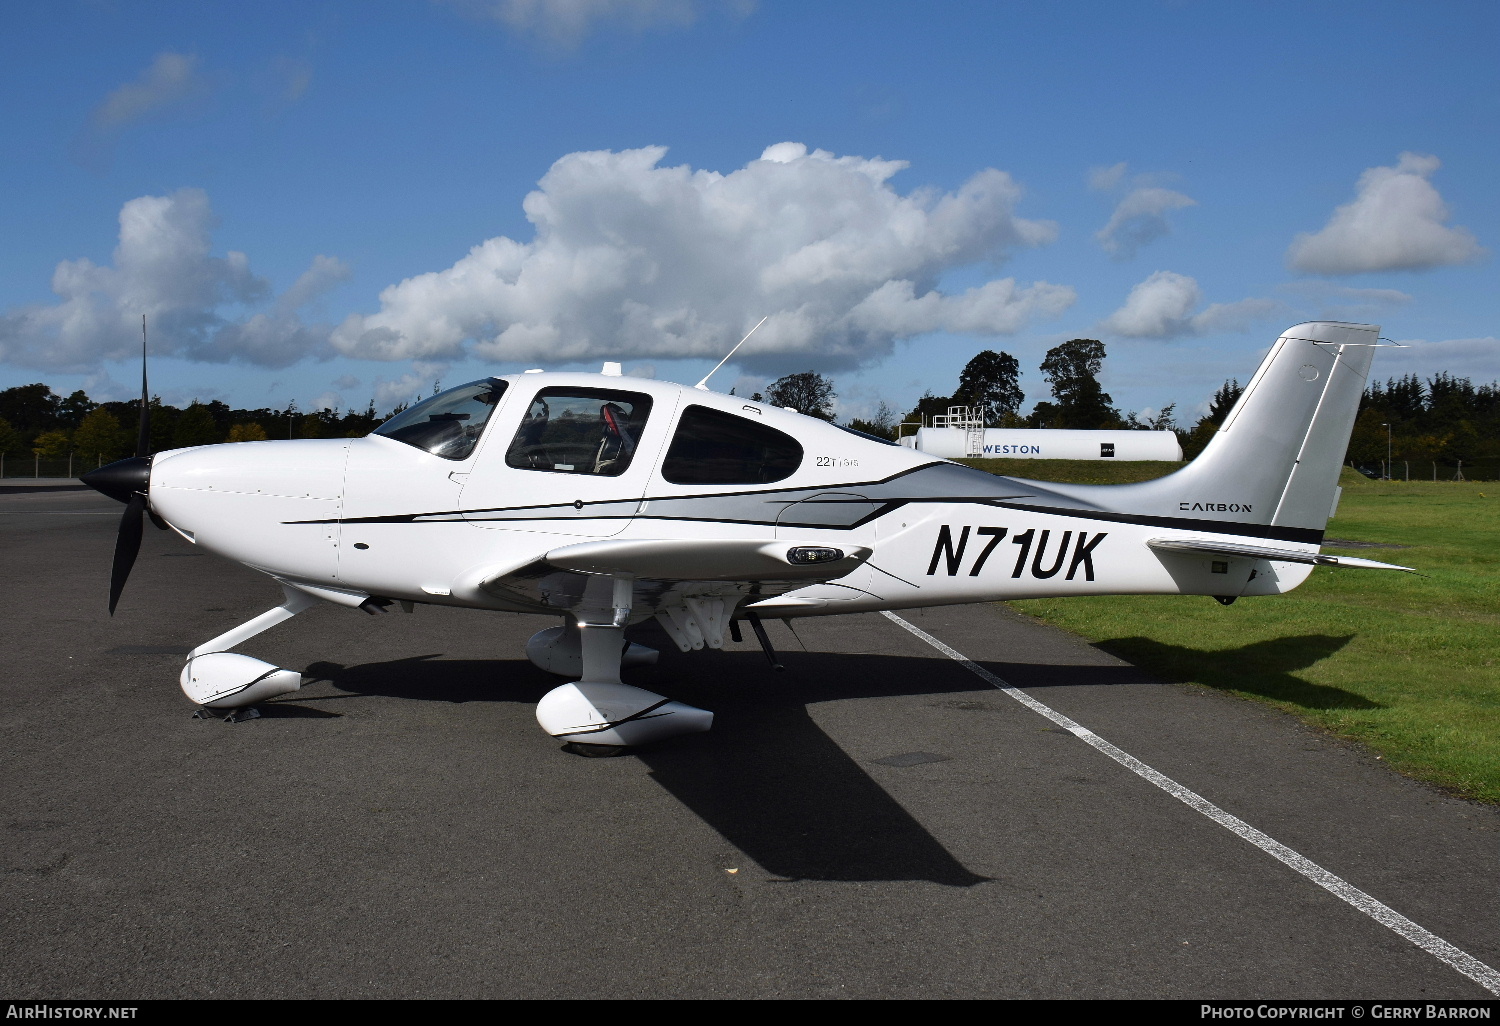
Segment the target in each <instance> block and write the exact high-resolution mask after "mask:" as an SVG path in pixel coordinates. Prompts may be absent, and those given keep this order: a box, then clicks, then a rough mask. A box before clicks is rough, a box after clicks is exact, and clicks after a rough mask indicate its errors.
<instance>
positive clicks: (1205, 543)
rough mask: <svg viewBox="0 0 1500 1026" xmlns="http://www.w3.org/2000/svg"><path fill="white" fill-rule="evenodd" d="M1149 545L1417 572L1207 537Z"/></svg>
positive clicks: (1353, 558)
mask: <svg viewBox="0 0 1500 1026" xmlns="http://www.w3.org/2000/svg"><path fill="white" fill-rule="evenodd" d="M1146 544H1147V545H1149V546H1150V547H1151V548H1153V549H1156V550H1158V551H1165V552H1191V553H1196V554H1199V555H1205V556H1232V557H1239V558H1241V559H1274V560H1278V561H1279V562H1283V563H1309V564H1311V565H1313V566H1345V567H1354V568H1357V569H1362V570H1404V571H1406V572H1407V573H1409V574H1414V573H1416V572H1417V571H1416V570H1414V569H1412V568H1411V567H1409V566H1397V565H1396V564H1395V563H1380V562H1377V561H1376V560H1373V559H1360V558H1358V557H1357V556H1330V555H1326V554H1325V553H1321V552H1302V551H1299V550H1297V549H1276V548H1272V547H1270V546H1268V545H1242V544H1240V543H1239V542H1221V541H1210V540H1207V539H1203V538H1152V539H1151V540H1150V541H1148V542H1147V543H1146Z"/></svg>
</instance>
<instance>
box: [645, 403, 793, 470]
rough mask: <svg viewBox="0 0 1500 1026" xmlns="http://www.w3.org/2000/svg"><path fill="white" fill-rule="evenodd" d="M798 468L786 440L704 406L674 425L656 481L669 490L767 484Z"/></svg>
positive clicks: (690, 410)
mask: <svg viewBox="0 0 1500 1026" xmlns="http://www.w3.org/2000/svg"><path fill="white" fill-rule="evenodd" d="M801 465H802V446H801V445H800V444H799V443H798V442H797V440H796V439H795V438H793V437H792V436H791V435H787V434H783V433H782V432H780V431H777V430H776V429H775V428H769V427H766V426H765V425H764V424H757V423H755V421H753V420H746V419H745V418H744V417H737V416H735V415H734V414H732V413H725V412H723V411H722V410H713V409H709V408H708V407H707V406H689V407H688V408H687V409H686V410H685V411H684V412H683V414H682V419H681V420H680V421H678V423H677V433H676V434H675V435H673V436H672V446H671V448H670V449H668V450H667V458H666V459H665V460H664V461H663V462H662V465H661V476H662V477H664V478H666V479H667V480H668V481H670V482H672V483H673V484H694V485H697V484H705V485H730V484H770V483H771V482H772V481H781V480H783V479H785V478H788V477H791V476H792V474H793V473H795V472H796V470H797V468H798V467H799V466H801Z"/></svg>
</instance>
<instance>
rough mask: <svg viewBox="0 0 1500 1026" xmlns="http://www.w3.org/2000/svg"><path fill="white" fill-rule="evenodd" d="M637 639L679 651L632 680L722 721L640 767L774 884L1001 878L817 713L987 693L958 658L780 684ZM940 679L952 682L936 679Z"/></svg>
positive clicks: (419, 669)
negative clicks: (937, 828)
mask: <svg viewBox="0 0 1500 1026" xmlns="http://www.w3.org/2000/svg"><path fill="white" fill-rule="evenodd" d="M632 634H633V635H637V636H639V640H641V641H642V642H643V643H646V644H650V645H652V646H653V647H656V648H662V646H663V645H665V646H667V648H671V651H670V652H668V651H667V650H666V649H663V651H662V665H660V666H658V667H655V668H644V669H642V670H638V671H630V670H627V671H626V679H627V681H628V682H630V683H633V684H636V685H637V686H640V687H646V688H650V689H653V690H661V691H663V692H666V693H669V694H670V695H671V696H672V697H673V698H677V699H680V700H682V701H685V702H689V703H692V704H695V705H701V706H702V707H704V708H707V709H712V710H713V711H714V713H715V722H714V729H713V731H712V732H711V733H710V734H706V735H702V734H700V735H691V736H687V737H681V738H674V739H671V740H669V741H666V742H663V743H661V744H658V745H653V746H648V747H646V748H642V749H640V750H638V751H637V752H635V753H633V755H634V757H635V758H638V759H640V760H641V762H642V763H643V764H644V765H645V766H646V767H647V768H648V769H649V771H650V773H651V776H652V778H653V779H654V780H656V782H657V783H659V784H660V785H661V786H662V787H663V788H665V789H666V790H667V791H668V792H669V793H671V794H672V795H673V796H674V797H676V798H677V799H678V800H680V801H681V802H682V803H683V804H684V805H685V806H687V807H688V808H689V809H691V810H692V811H693V812H694V813H696V814H697V815H698V816H700V817H701V818H702V819H703V820H704V821H705V822H706V823H708V825H710V826H711V827H713V828H714V829H715V830H716V831H718V832H719V834H721V835H722V836H723V837H724V838H725V840H727V841H728V842H729V843H730V844H732V845H733V846H734V847H735V848H737V849H739V850H740V851H742V852H743V853H744V854H745V855H747V856H748V857H750V858H751V859H754V860H755V862H756V863H757V864H759V865H760V866H761V867H762V868H764V869H765V870H766V871H767V872H769V873H771V874H773V875H775V876H778V877H781V878H783V879H786V880H828V881H876V880H925V881H931V882H933V883H938V884H944V885H947V886H953V887H969V886H973V885H974V884H978V883H982V882H984V881H985V880H986V879H988V878H986V877H982V876H979V875H977V874H975V873H972V872H970V871H969V870H968V869H967V868H965V867H964V866H963V865H962V864H961V863H960V862H959V861H958V860H957V859H955V858H954V857H953V856H952V855H951V854H949V853H948V851H947V850H946V849H945V848H944V847H943V846H942V844H941V843H940V842H939V841H938V840H937V839H936V838H934V837H933V836H932V835H931V834H930V833H929V832H928V831H927V830H926V829H925V828H924V827H923V826H922V825H921V824H920V823H919V822H917V820H916V819H914V818H913V817H912V816H911V814H910V813H908V812H907V811H906V810H905V809H904V808H902V807H901V805H900V804H899V803H897V802H896V801H895V800H894V799H893V798H892V797H891V796H890V795H889V794H888V793H887V792H886V791H885V789H884V788H882V787H881V786H880V785H879V784H878V783H876V782H875V781H874V780H873V779H871V777H870V776H869V774H867V773H866V772H865V770H864V769H863V768H862V767H861V766H860V764H859V763H858V762H856V761H855V760H854V759H852V758H850V756H849V755H848V754H847V753H846V752H845V751H844V750H843V749H842V748H840V747H839V746H838V745H837V744H836V743H835V742H834V741H833V739H832V738H830V737H829V736H828V735H827V734H826V733H824V732H823V730H822V729H821V728H819V727H818V725H817V723H816V722H814V720H813V718H812V716H811V715H810V714H809V713H808V708H807V707H808V705H809V704H810V703H812V702H821V701H829V700H833V699H850V698H871V697H881V696H896V695H911V694H949V693H951V692H954V691H963V690H981V689H984V685H983V684H981V683H980V682H978V681H975V683H974V684H973V685H970V684H968V683H967V682H966V681H963V680H962V679H961V678H959V677H955V675H954V674H953V673H952V672H951V670H949V669H948V665H949V664H947V661H946V660H943V661H938V660H928V659H901V658H892V657H890V656H874V655H868V656H866V655H853V656H850V655H835V654H829V653H819V652H800V651H799V652H790V653H784V654H783V661H784V662H785V663H786V665H787V666H788V672H786V673H781V674H777V673H772V672H771V670H770V668H769V666H768V665H767V663H766V660H765V658H764V657H763V656H762V655H761V653H760V652H759V651H758V650H756V649H755V648H746V647H738V646H737V647H736V648H735V649H733V650H727V651H723V652H710V653H706V656H707V658H705V654H704V653H695V654H694V656H693V657H691V658H688V657H683V656H682V655H681V654H680V653H678V652H676V650H675V648H672V647H671V643H670V641H669V640H668V639H667V638H666V637H665V636H664V635H657V634H654V633H652V632H650V631H640V632H634V631H633V632H632ZM679 660H680V661H679ZM939 667H941V668H942V671H943V672H933V671H934V670H937V669H938V668H939ZM306 674H307V676H309V677H318V678H322V679H326V680H328V681H329V682H330V683H332V684H333V685H334V686H335V687H337V688H339V689H341V690H343V691H345V692H348V693H349V694H347V695H345V696H332V697H335V698H341V697H348V698H354V697H356V696H357V695H382V696H388V697H395V698H403V699H413V700H421V701H437V702H497V701H498V702H523V703H532V702H536V701H537V700H538V699H540V698H541V697H542V695H543V694H545V693H546V692H547V691H549V690H551V689H552V688H554V687H556V686H557V685H558V683H559V679H558V678H556V677H552V676H549V675H547V674H545V673H542V672H541V671H540V670H538V669H536V668H535V667H533V666H532V665H531V664H530V663H529V662H526V661H525V660H494V661H485V660H444V659H441V658H439V657H438V656H436V655H421V656H414V657H412V658H408V659H400V660H394V661H391V662H384V663H368V664H363V665H357V666H348V667H345V666H340V665H338V664H336V663H326V662H325V663H315V664H313V665H311V666H309V667H308V668H307V670H306ZM929 681H930V683H927V682H929ZM302 701H318V700H310V699H305V698H304V699H302ZM273 707H274V704H273ZM880 754H881V755H888V754H891V753H887V752H882V753H880Z"/></svg>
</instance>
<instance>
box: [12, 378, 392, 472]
mask: <svg viewBox="0 0 1500 1026" xmlns="http://www.w3.org/2000/svg"><path fill="white" fill-rule="evenodd" d="M403 409H405V406H404V405H403V406H398V407H397V408H396V410H395V411H392V412H393V413H395V412H399V411H400V410H403ZM150 413H151V417H150V419H151V437H150V440H149V448H150V450H151V451H152V452H160V451H162V450H164V449H181V448H184V447H186V446H190V445H212V444H214V443H216V442H255V441H264V440H266V439H269V438H358V437H360V436H361V435H367V434H369V433H370V431H371V429H373V428H374V427H375V426H376V425H377V424H379V423H380V422H381V421H383V420H385V419H386V417H388V416H391V414H385V415H384V416H382V415H379V414H377V413H376V412H375V403H374V401H373V400H372V401H371V403H370V405H369V406H368V408H366V409H365V410H363V411H359V410H347V411H342V412H341V411H339V410H332V409H324V410H316V411H310V412H306V413H304V412H302V411H301V410H298V409H297V405H296V403H289V404H288V405H287V408H286V409H284V410H274V409H259V410H242V409H233V408H231V407H230V406H229V405H228V404H226V403H222V402H219V401H218V400H213V401H211V402H207V403H203V402H198V401H197V400H194V401H193V402H192V403H190V404H189V405H188V406H187V407H186V408H185V409H179V408H178V407H175V406H169V405H167V404H165V403H163V402H162V401H161V399H160V398H159V397H157V398H153V399H152V400H151V408H150ZM140 416H141V402H140V400H139V399H131V400H128V401H126V402H106V403H98V402H95V401H93V400H92V399H90V398H89V397H88V395H87V394H86V393H84V392H83V391H82V390H81V389H80V390H79V391H76V392H73V393H72V394H71V395H68V396H66V397H63V396H59V395H57V394H56V393H54V392H53V391H52V389H51V388H49V387H48V386H47V385H45V384H42V383H36V384H31V385H19V386H17V387H15V388H7V389H5V390H3V391H0V454H3V455H7V456H28V457H29V456H33V455H34V456H38V457H40V458H42V459H60V458H66V457H67V456H68V455H69V454H75V455H77V456H78V457H79V458H81V459H84V460H96V459H102V460H104V461H105V462H106V463H107V462H109V461H110V460H112V459H119V458H120V457H122V456H128V455H130V454H131V453H133V452H135V442H136V431H137V425H138V424H139V423H140Z"/></svg>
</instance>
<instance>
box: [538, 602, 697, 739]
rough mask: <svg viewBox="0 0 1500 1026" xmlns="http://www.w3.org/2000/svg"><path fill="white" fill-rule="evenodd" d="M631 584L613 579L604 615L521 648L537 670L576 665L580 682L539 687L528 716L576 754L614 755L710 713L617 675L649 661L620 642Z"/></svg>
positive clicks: (682, 730)
mask: <svg viewBox="0 0 1500 1026" xmlns="http://www.w3.org/2000/svg"><path fill="white" fill-rule="evenodd" d="M631 584H632V582H631V580H630V579H629V578H626V577H617V578H615V585H614V589H613V590H614V608H613V609H612V610H610V611H609V612H608V614H607V615H601V616H595V617H589V618H588V619H584V618H582V617H580V618H579V620H578V621H577V623H576V625H574V624H570V625H569V626H568V627H565V628H556V627H554V628H552V629H551V630H547V631H542V632H541V633H539V634H537V635H535V636H534V637H533V638H532V639H531V641H530V642H529V643H528V644H527V646H526V654H527V656H528V657H529V658H530V659H531V661H532V662H533V663H535V664H536V665H537V666H539V667H541V668H542V669H544V670H547V671H549V672H552V673H557V672H564V673H566V672H568V671H571V670H574V667H575V666H576V667H577V669H576V671H574V672H577V673H578V676H579V678H580V679H579V680H577V681H575V682H574V683H572V684H564V685H563V686H562V687H559V688H553V689H552V690H551V691H549V692H547V694H546V695H544V696H543V697H542V700H541V701H540V702H539V703H537V707H536V720H537V723H539V724H541V727H542V729H543V730H545V731H546V732H547V733H549V734H551V735H552V736H553V737H555V738H558V739H559V740H561V741H565V742H567V744H568V748H569V750H570V751H573V752H575V753H576V754H579V755H596V756H597V755H619V754H622V753H623V751H624V750H625V749H626V748H629V747H633V746H635V745H643V744H648V743H649V742H652V741H661V740H663V739H665V738H669V737H676V736H677V735H678V734H692V733H698V732H701V731H705V730H708V729H709V727H711V726H713V721H714V714H713V713H711V712H707V711H706V710H703V709H696V708H694V707H693V706H691V705H686V704H684V703H682V702H674V701H672V700H671V699H669V698H664V697H662V696H661V695H658V694H654V693H652V692H650V691H647V690H645V689H644V688H636V687H631V686H630V685H629V684H625V683H623V682H622V681H621V680H620V667H621V665H632V664H639V663H646V662H655V661H656V653H655V652H654V651H652V650H651V649H648V648H646V647H645V646H643V645H633V644H628V643H627V642H626V641H625V625H626V624H627V623H629V622H630V601H631ZM591 621H593V622H591ZM575 638H576V641H575V640H574V639H575ZM575 645H576V649H575ZM574 651H576V652H577V660H578V661H577V663H576V664H575V663H574V662H573V652H574Z"/></svg>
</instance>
